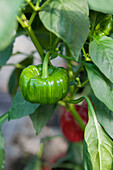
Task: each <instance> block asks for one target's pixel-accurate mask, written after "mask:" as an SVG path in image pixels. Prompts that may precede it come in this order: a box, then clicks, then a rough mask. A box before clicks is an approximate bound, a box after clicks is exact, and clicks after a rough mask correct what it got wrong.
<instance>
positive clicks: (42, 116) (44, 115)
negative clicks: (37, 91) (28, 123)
mask: <svg viewBox="0 0 113 170" xmlns="http://www.w3.org/2000/svg"><path fill="white" fill-rule="evenodd" d="M55 107H56V105H40V106H39V107H38V108H37V110H36V111H35V112H34V113H33V114H32V115H30V118H31V120H32V122H33V126H34V128H35V130H36V135H38V134H39V133H40V131H41V130H42V128H43V127H44V126H45V125H46V124H47V122H48V121H49V119H50V118H51V116H52V115H53V111H54V109H55Z"/></svg>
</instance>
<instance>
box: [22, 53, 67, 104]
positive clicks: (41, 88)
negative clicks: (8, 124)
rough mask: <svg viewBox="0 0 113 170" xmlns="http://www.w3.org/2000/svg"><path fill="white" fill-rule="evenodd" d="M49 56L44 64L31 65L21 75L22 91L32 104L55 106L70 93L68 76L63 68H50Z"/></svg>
mask: <svg viewBox="0 0 113 170" xmlns="http://www.w3.org/2000/svg"><path fill="white" fill-rule="evenodd" d="M48 60H49V57H48V55H46V56H45V58H44V62H43V64H40V65H38V66H34V65H30V66H28V67H27V68H25V69H24V70H23V71H22V73H21V75H20V81H19V83H20V90H21V93H22V96H23V98H24V99H25V100H27V101H29V102H31V103H40V104H53V103H56V102H58V101H59V100H61V99H63V98H64V97H65V96H66V95H67V93H68V74H67V71H66V69H64V68H63V67H54V66H52V65H50V66H48Z"/></svg>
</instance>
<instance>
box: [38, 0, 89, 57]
mask: <svg viewBox="0 0 113 170" xmlns="http://www.w3.org/2000/svg"><path fill="white" fill-rule="evenodd" d="M39 16H40V19H41V21H42V23H43V24H44V26H45V27H46V28H47V29H48V30H49V31H51V32H52V33H54V34H55V35H56V36H58V37H59V38H61V39H62V40H63V41H64V42H65V43H66V44H67V45H68V47H69V48H70V52H71V54H72V56H74V57H75V56H76V57H78V56H79V53H80V50H81V48H82V46H83V44H84V43H85V40H86V39H87V36H88V32H89V20H88V5H87V3H86V1H85V0H79V1H78V0H74V1H73V0H70V1H69V0H54V1H49V2H48V4H47V5H46V6H45V7H44V8H43V9H42V10H41V11H40V12H39Z"/></svg>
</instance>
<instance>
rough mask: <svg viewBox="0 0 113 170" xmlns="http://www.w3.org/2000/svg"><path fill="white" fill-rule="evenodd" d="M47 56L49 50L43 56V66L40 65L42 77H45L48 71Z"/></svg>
mask: <svg viewBox="0 0 113 170" xmlns="http://www.w3.org/2000/svg"><path fill="white" fill-rule="evenodd" d="M49 56H50V51H49V52H47V54H46V56H45V58H44V62H43V67H42V77H41V78H42V79H45V78H47V77H48V76H49V73H48V63H49Z"/></svg>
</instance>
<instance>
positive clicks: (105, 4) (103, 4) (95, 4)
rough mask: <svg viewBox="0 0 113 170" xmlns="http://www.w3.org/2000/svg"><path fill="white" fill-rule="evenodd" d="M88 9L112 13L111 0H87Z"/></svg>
mask: <svg viewBox="0 0 113 170" xmlns="http://www.w3.org/2000/svg"><path fill="white" fill-rule="evenodd" d="M87 2H88V4H89V7H90V9H92V10H94V11H100V12H103V13H111V14H113V8H112V7H113V1H112V0H107V1H106V0H95V1H94V0H87Z"/></svg>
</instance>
